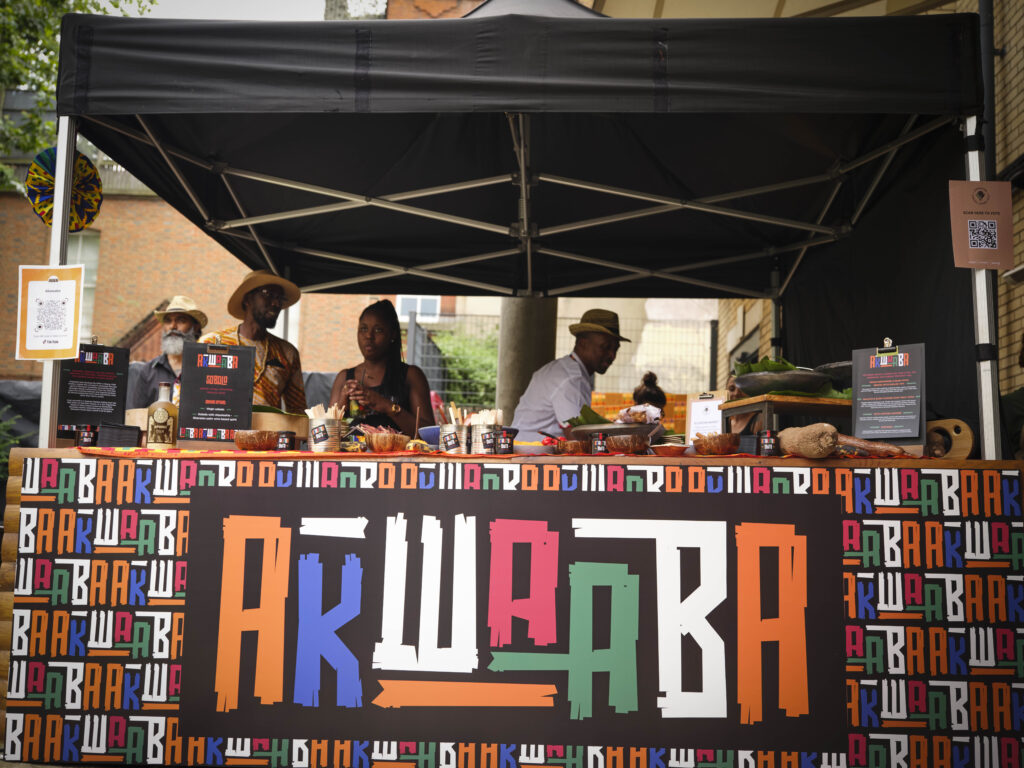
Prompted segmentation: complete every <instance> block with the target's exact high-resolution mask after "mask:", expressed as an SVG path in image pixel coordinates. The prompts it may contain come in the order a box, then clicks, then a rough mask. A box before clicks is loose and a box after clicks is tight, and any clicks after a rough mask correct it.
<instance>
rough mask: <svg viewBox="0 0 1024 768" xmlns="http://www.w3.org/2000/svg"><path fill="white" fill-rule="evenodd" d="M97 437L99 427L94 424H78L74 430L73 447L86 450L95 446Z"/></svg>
mask: <svg viewBox="0 0 1024 768" xmlns="http://www.w3.org/2000/svg"><path fill="white" fill-rule="evenodd" d="M98 436H99V426H98V425H96V424H79V425H78V426H77V427H76V429H75V445H77V446H78V447H80V448H88V447H90V446H93V445H96V438H97V437H98Z"/></svg>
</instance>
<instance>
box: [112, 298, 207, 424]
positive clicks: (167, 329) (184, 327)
mask: <svg viewBox="0 0 1024 768" xmlns="http://www.w3.org/2000/svg"><path fill="white" fill-rule="evenodd" d="M153 314H154V315H156V316H157V318H158V319H159V320H160V322H161V323H162V324H163V335H162V336H161V337H160V350H161V354H160V355H158V356H157V357H154V358H153V359H152V360H150V361H149V362H146V363H142V362H135V363H132V364H131V366H130V367H129V368H128V397H127V400H126V401H125V407H126V408H148V407H149V406H150V405H151V404H153V403H155V402H156V399H157V395H158V394H159V389H160V383H161V382H164V381H168V382H173V384H174V386H173V387H171V393H172V398H173V400H174V404H175V405H180V402H179V394H180V391H181V387H180V380H181V353H182V350H183V349H184V347H185V342H186V341H195V340H196V339H198V338H199V334H200V332H201V331H202V330H203V328H204V326H205V325H206V322H207V320H206V314H205V313H204V312H202V311H200V310H199V309H198V308H197V307H196V303H195V302H194V301H192V299H190V298H189V297H188V296H175V297H174V298H173V299H171V301H170V303H168V305H167V309H165V310H163V311H160V310H157V311H154V312H153Z"/></svg>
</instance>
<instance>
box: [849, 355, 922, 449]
mask: <svg viewBox="0 0 1024 768" xmlns="http://www.w3.org/2000/svg"><path fill="white" fill-rule="evenodd" d="M924 383H925V381H924V344H901V345H900V346H898V347H885V348H881V349H875V348H874V347H870V348H868V349H855V350H853V425H854V435H855V436H857V437H862V438H869V439H881V440H888V439H890V438H901V437H916V438H920V439H921V440H923V439H924V433H925V429H924V407H923V406H924Z"/></svg>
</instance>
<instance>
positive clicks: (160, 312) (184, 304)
mask: <svg viewBox="0 0 1024 768" xmlns="http://www.w3.org/2000/svg"><path fill="white" fill-rule="evenodd" d="M153 314H154V315H156V317H157V320H159V321H160V322H161V323H162V322H163V321H164V317H166V316H167V315H174V314H178V315H188V316H189V317H191V318H192V319H193V320H195V321H196V322H197V323H199V330H202V329H203V328H204V327H206V320H207V318H206V313H205V312H203V311H201V310H200V309H198V308H197V307H196V303H195V302H194V301H192V299H190V298H189V297H188V296H175V297H174V298H173V299H171V300H170V302H169V303H168V304H167V308H166V309H155V310H153Z"/></svg>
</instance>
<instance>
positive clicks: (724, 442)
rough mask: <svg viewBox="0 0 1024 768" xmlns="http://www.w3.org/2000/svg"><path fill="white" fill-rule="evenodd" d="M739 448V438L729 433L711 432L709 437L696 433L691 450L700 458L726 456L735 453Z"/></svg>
mask: <svg viewBox="0 0 1024 768" xmlns="http://www.w3.org/2000/svg"><path fill="white" fill-rule="evenodd" d="M739 447H740V436H739V435H734V434H732V433H731V432H722V433H719V432H713V433H711V434H709V435H702V434H701V433H700V432H698V433H697V437H696V439H695V440H694V441H693V448H694V450H695V451H697V453H699V454H700V455H701V456H726V455H728V454H731V453H736V451H737V450H739Z"/></svg>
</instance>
